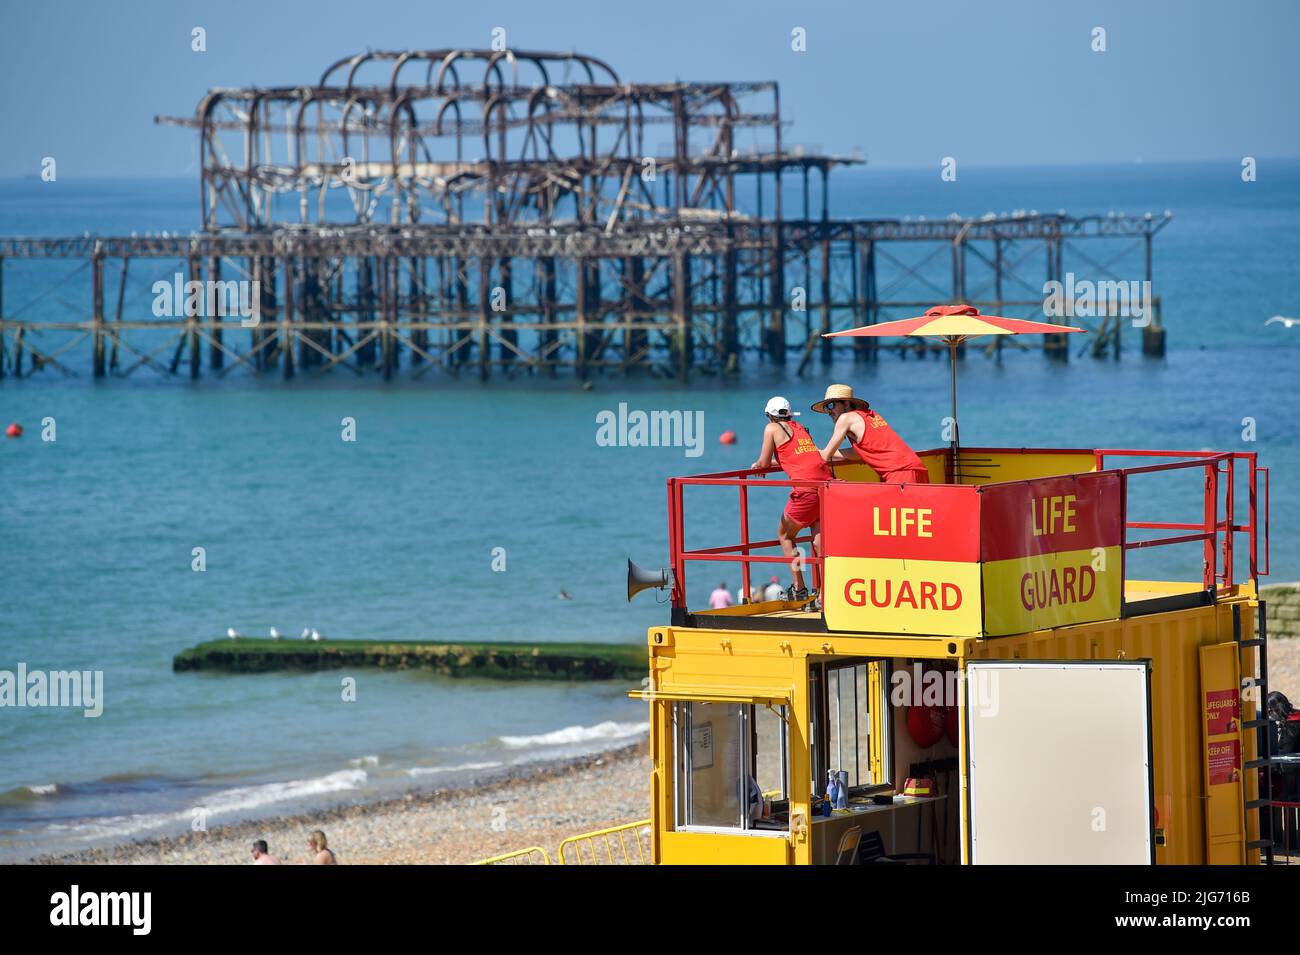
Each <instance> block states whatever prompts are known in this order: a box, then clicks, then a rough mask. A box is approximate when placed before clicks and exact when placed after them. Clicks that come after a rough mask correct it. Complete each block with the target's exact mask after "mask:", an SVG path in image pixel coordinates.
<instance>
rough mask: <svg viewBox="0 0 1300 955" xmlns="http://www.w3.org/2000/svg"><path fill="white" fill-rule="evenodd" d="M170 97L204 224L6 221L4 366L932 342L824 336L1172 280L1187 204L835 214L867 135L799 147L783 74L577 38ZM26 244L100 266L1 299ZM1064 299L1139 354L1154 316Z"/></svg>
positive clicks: (684, 372) (683, 368)
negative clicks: (631, 52) (38, 234)
mask: <svg viewBox="0 0 1300 955" xmlns="http://www.w3.org/2000/svg"><path fill="white" fill-rule="evenodd" d="M157 121H158V122H160V123H164V124H168V125H173V126H179V127H182V128H185V129H189V130H192V131H194V132H196V133H197V135H198V139H199V148H200V154H201V160H202V171H201V175H200V184H199V213H200V222H201V228H200V230H198V231H195V232H193V233H189V234H184V235H175V234H173V235H167V234H161V235H145V236H138V235H132V236H83V237H79V238H0V375H14V376H28V375H32V374H34V373H37V372H42V371H54V372H56V373H59V372H61V373H63V374H68V375H75V374H82V373H84V372H86V371H88V372H89V374H91V375H92V376H94V377H105V376H126V375H130V374H132V373H133V372H135V371H136V370H139V369H151V370H152V371H155V372H158V373H161V374H164V375H169V376H170V375H175V376H188V377H191V378H198V377H200V376H203V375H205V374H211V375H217V376H222V375H226V374H229V373H231V372H236V371H239V372H241V373H243V372H252V373H260V374H279V375H282V376H284V377H286V378H290V377H293V376H295V375H297V374H302V373H310V374H321V373H324V372H327V371H331V370H336V369H346V370H350V371H352V372H355V373H356V374H358V375H367V374H376V375H380V376H382V377H383V378H386V379H387V378H392V377H393V376H395V375H399V374H401V375H409V376H412V377H419V376H421V375H424V374H426V373H428V372H430V371H432V370H436V371H437V372H438V373H446V374H452V375H466V374H468V375H473V376H476V377H479V378H482V379H487V378H490V377H493V376H498V375H505V376H518V375H527V374H543V375H555V374H557V373H560V372H564V373H572V374H574V375H576V376H577V377H579V378H586V377H588V376H593V375H600V374H609V373H648V374H657V375H664V376H671V377H675V378H682V379H685V378H687V377H689V376H690V375H692V374H697V373H698V374H733V373H737V372H738V371H739V370H740V369H741V367H742V365H743V364H744V362H745V360H746V358H747V357H751V358H752V357H754V356H757V358H758V359H759V360H762V361H768V362H773V363H777V364H784V365H788V366H790V367H791V368H794V369H797V370H798V371H799V372H800V373H802V372H804V371H805V370H806V369H807V368H808V367H809V366H810V365H812V364H815V363H816V364H822V363H829V362H830V361H832V360H834V358H835V356H836V354H837V352H838V353H840V354H845V353H847V352H846V350H851V351H852V355H853V357H854V358H855V359H861V360H873V359H875V358H876V357H878V355H879V353H880V352H883V351H889V352H897V353H899V354H902V355H909V354H915V355H924V354H927V353H928V346H927V345H926V344H924V343H920V344H912V343H907V344H902V343H900V344H897V345H895V344H882V343H878V342H876V341H874V340H871V339H854V340H851V341H845V340H839V341H836V340H830V339H824V338H822V337H821V334H822V333H823V332H827V331H836V330H839V329H843V328H847V327H851V326H854V325H863V324H869V323H874V322H877V321H885V320H888V319H892V318H899V317H903V316H905V315H910V314H916V313H917V312H918V311H919V310H921V309H924V308H925V307H928V306H930V305H932V304H934V303H936V302H947V301H959V302H968V303H970V304H974V305H977V306H978V307H979V308H980V309H981V311H984V312H987V313H995V314H996V313H1005V314H1011V315H1023V316H1025V317H1039V318H1041V317H1042V314H1043V307H1044V305H1043V303H1044V291H1043V290H1044V283H1046V282H1050V281H1062V282H1063V281H1064V280H1065V278H1066V276H1067V273H1069V274H1070V275H1075V274H1077V275H1079V276H1084V277H1086V278H1087V280H1089V281H1092V282H1114V281H1116V280H1120V281H1123V282H1129V281H1132V280H1137V281H1139V282H1141V281H1146V282H1150V281H1151V271H1152V240H1153V238H1154V236H1155V235H1156V233H1157V232H1159V230H1160V229H1161V228H1162V227H1163V226H1164V225H1165V224H1167V222H1168V221H1169V214H1168V213H1163V214H1159V215H1151V214H1146V215H1142V216H1127V215H1123V214H1119V215H1117V214H1113V213H1112V214H1106V215H1084V216H1072V215H1068V214H1066V213H1065V212H1063V211H1062V212H1058V213H1052V214H1044V213H1039V212H1037V211H1031V210H1020V211H1014V212H1010V213H1000V214H994V213H990V214H988V215H985V216H983V217H980V218H959V217H952V218H948V219H930V220H925V219H915V220H898V219H843V218H833V217H832V216H831V214H830V208H831V186H830V176H831V173H832V171H833V170H834V169H835V168H836V167H838V166H844V165H852V164H855V163H860V162H861V161H862V159H861V157H859V156H833V155H826V154H824V153H822V152H821V151H820V150H818V149H815V148H806V147H802V146H792V145H790V144H789V143H788V142H786V141H785V140H784V134H785V132H786V129H785V122H784V121H783V120H782V117H781V111H780V94H779V90H778V87H777V84H776V83H774V82H754V83H746V82H741V83H722V82H717V83H712V82H711V83H694V82H673V83H627V82H624V81H622V80H621V79H620V78H619V77H618V75H617V74H616V73H615V72H614V70H613V69H612V68H611V67H609V66H608V65H607V64H605V63H604V62H602V61H600V60H598V59H595V58H593V57H590V56H584V55H581V54H577V53H543V52H525V51H520V50H514V51H508V50H451V49H447V50H424V51H420V50H408V51H391V52H367V53H362V54H358V55H356V56H352V57H348V58H345V59H342V60H339V61H338V62H336V63H334V64H333V65H331V66H330V67H329V68H328V69H326V70H325V71H324V73H323V74H322V75H321V77H320V79H319V82H317V83H316V84H315V85H310V86H295V87H282V88H243V89H214V90H211V91H210V92H209V93H208V94H207V95H206V96H205V97H204V98H203V100H202V101H201V102H200V103H199V106H198V108H197V110H196V112H195V114H194V115H193V116H191V117H183V118H177V117H159V118H158V120H157ZM27 260H34V261H35V260H40V261H45V262H49V261H50V260H73V262H74V263H78V262H79V264H75V265H74V267H73V268H72V269H71V271H69V270H68V268H67V267H66V266H65V269H64V274H62V275H54V274H51V276H50V278H49V279H41V280H39V281H37V280H33V282H32V284H34V285H35V286H36V290H34V291H32V293H31V294H30V295H29V296H28V297H27V300H26V301H23V302H11V301H6V299H5V296H4V279H5V273H6V267H7V266H8V268H9V269H10V270H12V269H14V268H17V267H19V266H21V267H23V268H25V269H28V270H30V269H32V268H36V267H37V266H36V265H35V264H34V261H27ZM40 267H41V268H46V266H40ZM48 268H50V269H53V268H54V266H48ZM83 272H88V273H89V280H90V281H89V286H90V288H89V296H88V300H87V301H85V302H76V301H69V299H68V291H67V288H68V286H69V285H71V283H72V282H74V281H76V280H78V279H79V277H80V276H81V275H82V273H83ZM24 277H25V278H26V277H28V274H27V273H25V275H24ZM188 283H197V284H188ZM11 284H12V283H11ZM1147 288H1148V289H1149V288H1150V286H1149V285H1148V286H1147ZM11 299H12V296H11ZM1150 304H1151V306H1152V312H1151V313H1150V314H1149V315H1148V318H1147V321H1148V322H1149V326H1150V327H1147V328H1144V329H1143V330H1142V347H1143V349H1144V351H1147V352H1148V353H1160V352H1162V351H1163V347H1164V330H1163V327H1162V326H1161V322H1160V311H1159V296H1156V295H1153V296H1152V297H1151V300H1150ZM1060 320H1061V321H1063V322H1064V321H1067V320H1068V321H1069V322H1070V323H1071V324H1075V325H1083V326H1085V327H1087V328H1089V330H1090V332H1091V334H1090V335H1089V336H1087V339H1088V341H1087V342H1086V344H1085V345H1084V347H1083V348H1082V349H1081V353H1091V354H1093V355H1096V356H1110V357H1115V358H1118V357H1119V355H1120V352H1121V340H1122V337H1123V336H1122V334H1121V332H1122V329H1123V327H1124V326H1125V325H1129V324H1131V323H1130V322H1129V320H1128V319H1127V318H1125V317H1122V316H1120V315H1119V314H1101V315H1099V316H1098V317H1095V318H1088V317H1079V316H1070V317H1069V318H1068V319H1066V318H1062V319H1060ZM1065 337H1066V336H1064V335H1062V336H1046V343H1045V345H1044V346H1043V347H1045V349H1046V350H1047V352H1048V353H1049V354H1050V355H1052V356H1054V357H1059V358H1065V357H1067V355H1068V353H1067V351H1066V348H1067V345H1066V343H1065V341H1064V339H1065ZM1019 347H1028V346H1021V345H1019V344H1016V343H1007V344H1004V343H1002V342H1001V341H997V342H994V343H993V344H991V345H989V346H988V350H989V351H991V352H992V351H999V350H1001V349H1004V348H1007V349H1010V348H1019ZM1035 347H1036V346H1035ZM87 358H88V360H87ZM87 366H88V367H87Z"/></svg>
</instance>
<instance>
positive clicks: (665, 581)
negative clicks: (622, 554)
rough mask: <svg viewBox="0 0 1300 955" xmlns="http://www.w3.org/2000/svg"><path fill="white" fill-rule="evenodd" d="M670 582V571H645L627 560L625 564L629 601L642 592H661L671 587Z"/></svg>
mask: <svg viewBox="0 0 1300 955" xmlns="http://www.w3.org/2000/svg"><path fill="white" fill-rule="evenodd" d="M672 580H673V575H672V572H671V571H668V570H664V569H663V568H662V567H661V568H660V569H659V570H646V569H645V568H644V567H638V566H637V565H636V564H634V563H632V561H630V560H629V561H628V562H627V599H628V600H629V601H630V600H631V599H632V598H633V597H635V596H636V595H637V594H639V593H640V592H641V591H643V590H652V589H653V590H663V589H664V588H665V587H671V586H672Z"/></svg>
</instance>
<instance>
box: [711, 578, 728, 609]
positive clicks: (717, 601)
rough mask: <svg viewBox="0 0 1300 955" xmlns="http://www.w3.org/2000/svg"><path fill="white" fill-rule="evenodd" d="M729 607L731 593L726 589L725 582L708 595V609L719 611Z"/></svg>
mask: <svg viewBox="0 0 1300 955" xmlns="http://www.w3.org/2000/svg"><path fill="white" fill-rule="evenodd" d="M730 606H731V591H730V590H728V589H727V585H726V583H725V582H723V583H720V584H718V589H717V590H715V591H713V593H711V594H709V607H710V608H712V609H713V610H721V609H722V608H724V607H730Z"/></svg>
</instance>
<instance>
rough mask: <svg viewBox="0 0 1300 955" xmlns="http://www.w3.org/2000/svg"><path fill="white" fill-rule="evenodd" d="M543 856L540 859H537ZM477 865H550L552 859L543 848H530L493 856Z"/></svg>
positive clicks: (476, 863)
mask: <svg viewBox="0 0 1300 955" xmlns="http://www.w3.org/2000/svg"><path fill="white" fill-rule="evenodd" d="M538 854H540V855H541V858H540V859H537V858H536V857H537V856H538ZM474 864H475V865H550V864H551V857H550V856H549V855H548V854H547V852H546V850H545V849H543V848H542V847H541V846H529V847H528V848H527V849H516V850H515V851H514V852H507V853H505V854H504V855H499V856H493V857H492V858H490V859H483V860H481V861H479V862H475V863H474Z"/></svg>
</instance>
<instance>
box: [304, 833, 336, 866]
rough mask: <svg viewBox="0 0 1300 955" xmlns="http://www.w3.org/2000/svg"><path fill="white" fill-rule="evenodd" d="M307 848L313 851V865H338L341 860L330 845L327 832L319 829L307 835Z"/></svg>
mask: <svg viewBox="0 0 1300 955" xmlns="http://www.w3.org/2000/svg"><path fill="white" fill-rule="evenodd" d="M307 848H308V849H310V850H311V853H312V860H311V861H312V865H338V864H339V860H338V859H337V858H336V857H335V855H334V850H333V849H331V848H330V847H329V843H328V842H327V841H326V840H325V833H323V832H321V831H320V830H319V829H317V830H316V831H315V832H313V833H312V834H311V835H310V836H308V837H307Z"/></svg>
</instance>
